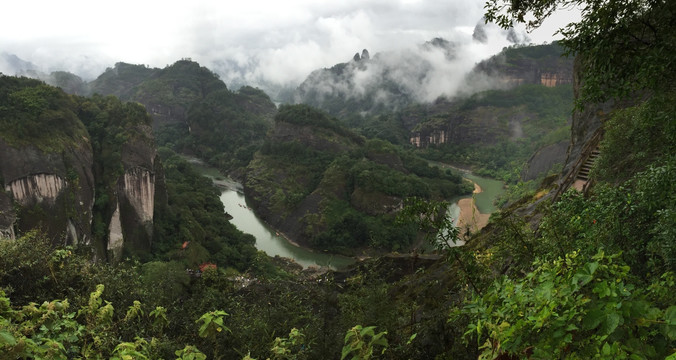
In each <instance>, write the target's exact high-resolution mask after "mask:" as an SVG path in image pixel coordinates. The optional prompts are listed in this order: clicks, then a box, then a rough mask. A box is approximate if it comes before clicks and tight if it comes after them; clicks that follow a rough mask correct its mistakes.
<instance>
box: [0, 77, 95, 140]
mask: <svg viewBox="0 0 676 360" xmlns="http://www.w3.org/2000/svg"><path fill="white" fill-rule="evenodd" d="M76 114H77V107H76V104H75V102H74V101H73V98H72V97H71V96H69V95H67V94H66V93H64V92H63V91H62V90H60V89H57V88H55V87H52V86H49V85H45V84H44V83H42V82H40V81H37V80H32V79H28V78H17V77H10V76H4V75H0V137H2V138H3V139H4V140H5V141H6V142H7V143H8V144H9V145H11V146H15V147H19V146H26V145H33V146H35V147H37V148H38V149H40V150H42V151H45V152H50V153H59V152H61V151H62V150H64V149H65V148H67V147H68V146H73V145H76V144H80V143H81V141H82V138H83V137H84V138H86V130H85V129H84V127H83V126H82V123H81V122H80V121H79V120H78V117H77V115H76Z"/></svg>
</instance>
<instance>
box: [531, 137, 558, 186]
mask: <svg viewBox="0 0 676 360" xmlns="http://www.w3.org/2000/svg"><path fill="white" fill-rule="evenodd" d="M567 150H568V141H559V142H558V143H556V144H552V145H549V146H545V147H543V148H542V149H540V150H538V151H537V152H536V153H535V154H533V156H531V158H530V159H529V160H528V162H527V163H526V166H525V167H524V169H523V171H522V173H521V180H523V181H529V180H534V179H537V177H538V176H539V175H540V174H542V173H547V172H548V171H549V170H551V169H552V168H553V167H554V165H556V164H563V162H564V161H566V151H567Z"/></svg>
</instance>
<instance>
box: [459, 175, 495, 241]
mask: <svg viewBox="0 0 676 360" xmlns="http://www.w3.org/2000/svg"><path fill="white" fill-rule="evenodd" d="M481 191H482V190H481V187H480V186H479V185H478V184H477V183H474V194H478V193H480V192H481ZM458 207H459V208H460V216H459V218H458V227H459V228H460V238H461V239H464V237H465V234H466V233H467V229H469V232H470V233H475V232H477V231H479V230H481V229H482V228H483V227H484V226H486V224H488V218H490V217H491V214H482V213H480V212H479V209H478V208H477V207H476V205H475V204H474V198H465V199H460V200H459V201H458Z"/></svg>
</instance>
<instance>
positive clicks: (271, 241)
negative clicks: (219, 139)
mask: <svg viewBox="0 0 676 360" xmlns="http://www.w3.org/2000/svg"><path fill="white" fill-rule="evenodd" d="M186 160H188V161H189V162H190V163H191V164H192V165H193V166H194V167H195V168H196V169H197V171H198V172H200V173H201V174H202V175H204V176H207V177H210V178H211V179H212V180H213V181H214V183H215V184H216V185H217V186H218V187H219V188H221V189H222V191H223V192H222V193H221V197H220V198H221V202H222V203H223V207H224V208H225V212H226V213H228V214H229V215H230V216H232V219H231V220H230V222H231V223H232V224H233V225H235V226H236V227H237V228H238V229H239V230H241V231H243V232H245V233H248V234H251V235H253V236H254V237H255V238H256V248H257V249H258V250H263V251H265V253H266V254H268V255H269V256H275V255H279V256H281V257H286V258H291V259H293V260H295V261H296V262H297V263H298V264H300V265H302V266H303V267H308V266H328V267H330V268H332V269H340V268H344V267H346V266H348V265H350V264H352V263H354V261H355V260H354V259H352V258H349V257H345V256H339V255H333V254H328V253H319V252H313V251H310V250H308V249H305V248H301V247H297V246H294V245H292V244H291V243H289V242H288V241H287V240H286V239H285V238H284V237H283V236H282V235H281V234H279V233H277V232H276V231H275V230H274V229H272V228H270V227H269V226H268V225H267V224H265V223H264V222H263V221H261V220H260V219H259V218H258V217H257V216H256V214H255V213H254V212H253V210H252V209H251V208H250V207H249V206H248V204H247V202H246V198H245V196H244V194H243V191H242V185H241V184H240V183H238V182H236V181H234V180H232V179H229V178H227V177H225V176H223V175H222V174H221V173H219V172H218V170H216V169H214V168H211V167H209V166H207V165H205V164H204V163H203V162H202V161H200V160H199V159H195V158H189V157H186Z"/></svg>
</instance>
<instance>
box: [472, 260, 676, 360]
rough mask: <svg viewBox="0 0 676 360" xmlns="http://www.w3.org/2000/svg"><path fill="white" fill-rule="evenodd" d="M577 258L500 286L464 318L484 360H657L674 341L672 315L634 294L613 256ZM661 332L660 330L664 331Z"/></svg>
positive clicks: (537, 269) (550, 264) (491, 289)
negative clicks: (519, 359) (504, 359)
mask: <svg viewBox="0 0 676 360" xmlns="http://www.w3.org/2000/svg"><path fill="white" fill-rule="evenodd" d="M590 260H591V261H587V260H585V257H584V256H580V255H579V253H578V252H571V253H569V254H567V255H566V256H565V257H564V258H558V259H556V260H553V261H551V262H536V263H534V264H533V266H534V268H535V270H534V271H533V272H530V273H528V274H527V275H526V277H525V278H523V279H518V280H511V279H508V278H506V277H503V278H500V279H498V280H497V281H496V282H495V284H494V285H492V286H491V287H489V288H488V289H487V291H486V292H485V293H484V294H483V295H482V296H475V297H474V298H473V299H472V300H471V301H470V302H468V304H467V305H466V309H465V311H466V312H467V313H468V314H469V315H470V316H471V317H472V318H473V319H474V321H473V323H472V324H471V325H470V326H469V328H468V331H467V333H466V336H468V338H475V339H476V341H477V345H478V346H479V347H480V349H482V355H481V357H480V358H482V359H494V358H496V357H498V356H499V355H501V354H503V353H504V354H509V355H512V356H528V357H529V358H533V359H550V358H601V359H618V358H630V357H631V358H663V357H664V356H666V355H667V354H669V352H670V351H671V349H670V348H669V347H668V346H667V345H666V344H667V343H668V341H673V340H675V339H676V338H675V337H673V334H672V333H671V331H672V330H671V326H672V325H670V324H672V323H673V321H672V320H670V319H668V318H667V316H670V314H671V312H672V310H669V309H666V310H665V309H660V308H657V307H655V306H654V304H653V303H651V302H650V300H651V299H650V294H649V293H645V292H644V291H642V290H641V289H637V288H636V287H635V285H634V284H633V283H632V280H631V278H630V275H629V270H630V268H629V267H628V266H626V265H624V264H623V263H622V261H620V260H619V257H618V256H617V255H612V256H607V255H605V254H604V252H603V251H599V252H598V253H597V254H596V255H594V256H592V257H591V259H590ZM661 324H664V325H666V326H662V325H661Z"/></svg>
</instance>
